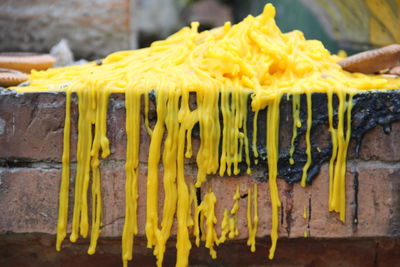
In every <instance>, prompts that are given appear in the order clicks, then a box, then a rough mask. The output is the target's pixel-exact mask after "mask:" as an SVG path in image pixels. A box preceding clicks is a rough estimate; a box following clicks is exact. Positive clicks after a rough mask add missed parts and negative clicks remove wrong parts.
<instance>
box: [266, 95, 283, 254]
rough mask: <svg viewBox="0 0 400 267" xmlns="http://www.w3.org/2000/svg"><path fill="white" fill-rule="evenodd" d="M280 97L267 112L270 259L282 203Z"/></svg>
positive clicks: (273, 248)
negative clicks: (279, 158)
mask: <svg viewBox="0 0 400 267" xmlns="http://www.w3.org/2000/svg"><path fill="white" fill-rule="evenodd" d="M280 99H281V98H280V97H277V98H276V99H274V100H272V101H271V103H270V104H269V105H268V110H267V127H268V131H267V142H266V144H267V154H268V182H269V191H270V197H271V209H272V227H271V242H272V244H271V248H270V250H269V256H268V258H269V259H273V258H274V254H275V249H276V242H277V240H278V224H279V221H278V212H279V207H280V206H281V202H280V200H279V193H278V185H277V183H276V178H277V175H278V169H277V167H278V156H279V153H278V140H279V136H278V134H279V104H280Z"/></svg>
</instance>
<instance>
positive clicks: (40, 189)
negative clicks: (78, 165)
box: [0, 168, 61, 234]
mask: <svg viewBox="0 0 400 267" xmlns="http://www.w3.org/2000/svg"><path fill="white" fill-rule="evenodd" d="M60 175H61V171H60V170H56V169H40V168H38V169H28V168H14V169H4V168H0V214H1V216H0V234H4V233H34V232H38V233H49V234H54V233H55V229H56V224H57V216H58V211H57V209H58V190H59V183H60V179H59V177H60Z"/></svg>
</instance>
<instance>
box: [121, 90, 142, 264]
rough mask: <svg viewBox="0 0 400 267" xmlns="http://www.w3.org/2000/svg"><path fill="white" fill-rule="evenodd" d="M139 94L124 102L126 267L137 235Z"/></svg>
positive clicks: (124, 231) (127, 98)
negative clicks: (125, 138)
mask: <svg viewBox="0 0 400 267" xmlns="http://www.w3.org/2000/svg"><path fill="white" fill-rule="evenodd" d="M140 97H141V94H140V92H135V91H133V90H129V91H127V92H126V94H125V101H126V109H127V110H126V116H127V117H126V136H127V145H126V163H125V173H126V182H125V223H124V229H123V232H122V261H123V264H124V267H125V266H128V261H130V260H132V250H133V239H134V236H135V235H136V234H137V233H138V225H137V208H138V204H137V199H138V195H139V192H138V191H139V189H138V179H139V140H140Z"/></svg>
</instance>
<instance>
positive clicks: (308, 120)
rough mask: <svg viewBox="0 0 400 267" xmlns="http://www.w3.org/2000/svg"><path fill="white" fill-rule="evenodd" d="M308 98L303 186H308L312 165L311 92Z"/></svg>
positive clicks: (307, 95)
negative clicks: (309, 171) (309, 170)
mask: <svg viewBox="0 0 400 267" xmlns="http://www.w3.org/2000/svg"><path fill="white" fill-rule="evenodd" d="M306 98H307V130H306V155H307V162H306V164H304V167H303V174H302V176H301V186H302V187H305V186H306V180H307V174H308V168H309V167H310V165H311V160H312V159H311V141H310V135H311V126H312V101H311V92H306Z"/></svg>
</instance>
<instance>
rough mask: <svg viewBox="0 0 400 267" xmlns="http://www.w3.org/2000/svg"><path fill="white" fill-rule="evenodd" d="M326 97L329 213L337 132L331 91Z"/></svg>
mask: <svg viewBox="0 0 400 267" xmlns="http://www.w3.org/2000/svg"><path fill="white" fill-rule="evenodd" d="M327 96H328V120H329V131H330V133H331V141H332V155H331V158H330V160H329V211H333V209H334V206H333V202H332V198H333V175H334V170H335V161H336V156H337V147H338V144H337V131H336V129H335V127H334V126H333V103H332V101H333V99H332V98H333V95H332V90H329V91H328V92H327Z"/></svg>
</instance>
